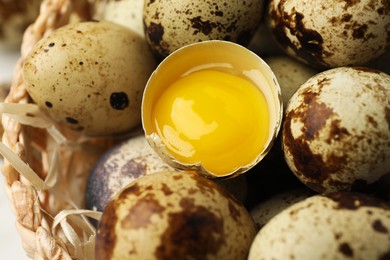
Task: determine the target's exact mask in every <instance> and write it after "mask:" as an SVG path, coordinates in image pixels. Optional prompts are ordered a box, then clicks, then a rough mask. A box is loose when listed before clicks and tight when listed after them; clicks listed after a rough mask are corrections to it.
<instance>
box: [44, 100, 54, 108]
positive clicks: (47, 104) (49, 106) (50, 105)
mask: <svg viewBox="0 0 390 260" xmlns="http://www.w3.org/2000/svg"><path fill="white" fill-rule="evenodd" d="M45 105H46V106H47V107H48V108H52V107H53V104H52V103H51V102H49V101H46V102H45Z"/></svg>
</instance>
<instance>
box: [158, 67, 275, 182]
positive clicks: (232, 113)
mask: <svg viewBox="0 0 390 260" xmlns="http://www.w3.org/2000/svg"><path fill="white" fill-rule="evenodd" d="M152 116H153V118H154V127H155V132H156V133H157V134H158V135H159V136H160V138H161V140H162V142H163V143H164V144H165V146H166V148H167V149H168V151H169V152H170V153H171V154H172V155H173V156H174V157H175V159H176V160H178V161H179V162H181V163H184V164H193V163H197V162H201V164H202V165H203V167H204V168H205V169H206V170H208V171H209V172H211V173H213V174H215V175H218V176H222V175H225V174H228V173H231V172H233V171H234V170H236V169H237V168H239V167H241V166H246V165H248V164H250V163H251V162H253V161H254V160H255V159H256V158H257V156H258V155H259V154H260V153H261V152H262V150H263V149H264V146H265V144H266V142H267V140H268V137H269V133H270V129H269V128H270V126H269V124H270V119H269V111H268V106H267V101H266V99H265V97H264V95H263V93H262V92H261V90H260V89H259V88H258V87H256V86H255V85H254V84H253V83H252V82H251V81H249V80H247V79H245V78H243V77H239V76H236V75H233V74H231V73H228V72H222V71H217V70H201V71H196V72H193V73H191V74H188V75H186V76H183V77H181V78H179V79H178V80H177V81H175V82H174V83H173V84H172V85H170V86H169V87H168V88H167V89H166V90H165V91H164V92H163V93H162V95H161V96H160V97H159V98H158V99H157V102H156V104H155V105H154V107H153V109H152Z"/></svg>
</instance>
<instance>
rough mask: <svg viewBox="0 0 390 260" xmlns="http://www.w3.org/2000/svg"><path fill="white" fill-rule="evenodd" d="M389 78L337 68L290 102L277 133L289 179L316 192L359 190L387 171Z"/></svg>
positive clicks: (389, 158)
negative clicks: (296, 179) (292, 178)
mask: <svg viewBox="0 0 390 260" xmlns="http://www.w3.org/2000/svg"><path fill="white" fill-rule="evenodd" d="M389 97H390V76H389V75H387V74H385V73H382V72H380V71H376V70H372V69H368V68H364V67H339V68H334V69H330V70H327V71H324V72H321V73H319V74H317V75H315V76H313V77H311V78H310V79H309V80H308V81H306V82H305V83H304V84H303V85H302V86H301V87H300V88H299V89H298V90H297V92H295V94H294V95H293V96H292V97H291V99H290V101H289V103H288V106H287V109H286V115H285V120H284V123H283V131H282V144H283V150H284V155H285V159H286V161H287V163H288V165H289V167H290V169H291V170H292V171H293V172H294V174H295V175H296V176H297V177H298V178H299V179H300V180H301V181H302V182H303V183H304V184H306V185H307V186H308V187H310V188H312V189H313V190H315V191H317V192H320V193H327V192H331V191H338V190H363V189H364V187H366V186H368V185H370V184H373V183H375V182H377V181H379V180H380V179H381V178H383V177H384V176H385V175H388V174H389V173H390V172H389V169H390V131H389V129H390V117H389V113H390V99H389Z"/></svg>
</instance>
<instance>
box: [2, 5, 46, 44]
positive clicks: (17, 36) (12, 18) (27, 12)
mask: <svg viewBox="0 0 390 260" xmlns="http://www.w3.org/2000/svg"><path fill="white" fill-rule="evenodd" d="M40 3H41V1H40V0H18V1H10V0H8V1H7V0H0V48H5V49H19V47H20V44H21V42H22V37H23V33H24V31H25V29H26V28H27V26H29V25H30V24H31V23H33V22H34V20H35V18H36V17H37V16H38V13H39V6H40Z"/></svg>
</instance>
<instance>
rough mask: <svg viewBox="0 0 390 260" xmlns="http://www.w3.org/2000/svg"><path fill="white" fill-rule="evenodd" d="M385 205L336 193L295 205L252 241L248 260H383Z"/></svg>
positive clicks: (389, 211)
mask: <svg viewBox="0 0 390 260" xmlns="http://www.w3.org/2000/svg"><path fill="white" fill-rule="evenodd" d="M389 242H390V206H389V204H388V203H386V202H385V201H382V200H379V199H377V198H375V197H371V196H368V195H366V194H360V193H352V192H337V193H332V194H329V195H327V196H322V195H316V196H312V197H310V198H307V199H305V200H303V201H300V202H298V203H295V204H294V205H292V206H290V207H288V208H287V209H285V210H283V211H282V212H280V213H279V214H278V215H276V216H275V217H274V218H272V219H271V220H270V221H269V222H268V223H267V224H266V225H265V226H264V227H263V228H262V229H261V230H260V231H259V233H258V234H257V236H256V238H255V239H254V241H253V243H252V246H251V249H250V253H249V257H248V260H255V259H264V260H266V259H291V260H292V259H302V260H305V259H322V260H328V259H329V260H333V259H388V258H389V257H390V244H389Z"/></svg>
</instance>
